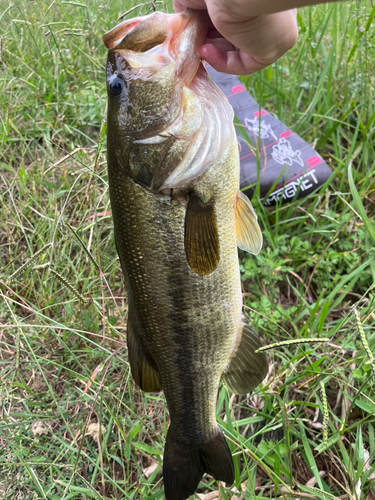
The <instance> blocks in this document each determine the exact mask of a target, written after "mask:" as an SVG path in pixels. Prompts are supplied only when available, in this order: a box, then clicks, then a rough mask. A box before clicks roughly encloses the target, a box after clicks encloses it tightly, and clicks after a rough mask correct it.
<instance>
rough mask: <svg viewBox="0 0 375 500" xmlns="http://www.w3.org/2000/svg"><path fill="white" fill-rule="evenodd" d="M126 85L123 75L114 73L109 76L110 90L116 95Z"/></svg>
mask: <svg viewBox="0 0 375 500" xmlns="http://www.w3.org/2000/svg"><path fill="white" fill-rule="evenodd" d="M124 86H125V82H124V80H123V78H122V76H121V75H112V76H110V77H109V78H108V85H107V87H108V92H109V93H110V94H111V95H113V96H114V97H117V96H119V95H120V94H121V92H122V89H123V88H124Z"/></svg>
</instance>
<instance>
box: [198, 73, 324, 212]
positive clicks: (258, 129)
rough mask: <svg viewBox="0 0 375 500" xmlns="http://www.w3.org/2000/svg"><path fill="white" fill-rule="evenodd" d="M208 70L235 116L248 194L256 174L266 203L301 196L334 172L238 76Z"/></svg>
mask: <svg viewBox="0 0 375 500" xmlns="http://www.w3.org/2000/svg"><path fill="white" fill-rule="evenodd" d="M206 69H207V71H208V73H209V75H210V76H211V78H212V79H213V80H214V82H215V83H216V85H217V86H218V87H219V88H220V89H221V90H222V91H223V93H224V94H225V96H226V97H227V98H228V100H229V102H230V104H231V105H232V107H233V110H234V113H235V115H236V117H237V120H236V121H237V123H235V125H236V132H237V139H238V145H239V149H240V162H241V180H240V182H241V189H242V190H243V191H244V193H245V194H247V195H248V196H249V197H251V196H252V194H253V192H254V191H255V189H256V186H257V183H258V178H259V187H260V198H261V201H262V203H263V204H264V205H265V206H273V205H275V204H276V202H277V201H281V202H284V203H286V202H288V201H291V200H292V199H294V198H303V197H305V196H307V195H308V194H310V193H311V192H313V191H315V190H316V189H317V188H319V187H320V186H321V185H322V184H324V183H325V182H326V181H327V180H328V179H329V178H330V177H331V175H332V171H331V169H330V168H329V166H328V165H327V163H326V162H325V161H324V160H323V158H322V157H321V156H320V155H319V154H318V153H317V152H316V151H315V150H314V149H313V148H312V147H311V146H310V145H309V144H307V143H306V142H305V141H304V140H303V139H301V137H299V136H298V135H297V134H295V133H294V132H293V131H292V130H290V129H289V128H288V127H287V126H286V125H285V124H284V123H282V122H281V121H280V120H278V119H277V118H275V117H274V116H273V115H272V114H270V113H268V112H267V111H266V110H265V109H263V108H261V107H260V106H259V104H258V103H257V101H256V100H255V99H253V98H252V97H251V96H250V94H249V93H248V92H247V91H246V89H245V87H244V85H243V84H242V82H241V80H240V79H239V78H238V77H237V76H234V75H227V74H224V73H219V72H217V71H216V70H214V69H213V68H212V67H211V66H209V65H208V64H207V65H206Z"/></svg>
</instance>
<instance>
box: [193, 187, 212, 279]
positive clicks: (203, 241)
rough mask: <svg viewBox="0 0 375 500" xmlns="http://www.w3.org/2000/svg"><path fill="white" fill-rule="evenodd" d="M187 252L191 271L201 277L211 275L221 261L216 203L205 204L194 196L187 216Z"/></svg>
mask: <svg viewBox="0 0 375 500" xmlns="http://www.w3.org/2000/svg"><path fill="white" fill-rule="evenodd" d="M185 252H186V258H187V261H188V263H189V266H190V267H191V269H192V270H193V271H194V272H195V273H197V274H200V275H207V274H211V273H212V272H213V271H215V269H216V268H217V266H218V264H219V260H220V244H219V233H218V229H217V223H216V213H215V203H214V202H213V201H209V202H207V203H204V202H203V201H202V200H201V199H200V198H199V197H198V196H197V195H195V194H192V195H191V196H190V199H189V203H188V206H187V209H186V216H185Z"/></svg>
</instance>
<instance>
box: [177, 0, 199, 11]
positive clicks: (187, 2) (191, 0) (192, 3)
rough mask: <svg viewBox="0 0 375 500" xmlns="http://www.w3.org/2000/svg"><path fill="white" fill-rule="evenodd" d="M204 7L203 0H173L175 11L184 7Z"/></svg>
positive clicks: (182, 9)
mask: <svg viewBox="0 0 375 500" xmlns="http://www.w3.org/2000/svg"><path fill="white" fill-rule="evenodd" d="M187 8H189V9H197V10H204V9H206V8H207V7H206V2H205V1H204V0H173V9H174V11H175V12H182V11H184V10H185V9H187Z"/></svg>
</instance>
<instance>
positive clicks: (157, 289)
mask: <svg viewBox="0 0 375 500" xmlns="http://www.w3.org/2000/svg"><path fill="white" fill-rule="evenodd" d="M207 27H208V19H207V17H206V14H205V13H203V12H198V11H185V12H184V13H181V14H170V15H167V14H163V13H161V12H155V13H154V14H152V15H150V16H145V17H139V18H136V19H132V20H129V21H125V22H123V23H121V24H120V25H118V26H116V27H115V28H113V29H112V30H111V31H109V32H108V33H106V34H105V35H104V37H103V39H104V43H105V45H106V47H107V48H108V61H107V89H108V123H107V158H108V176H109V191H110V199H111V206H112V214H113V222H114V232H115V240H116V247H117V252H118V254H119V257H120V262H121V267H122V270H123V274H124V278H125V286H126V290H127V296H128V306H129V309H128V323H127V343H128V352H129V361H130V366H131V371H132V374H133V377H134V380H135V382H136V383H137V384H138V386H139V387H140V388H141V389H143V390H144V391H160V390H161V389H163V390H164V394H165V397H166V400H167V404H168V409H169V413H170V426H169V430H168V434H167V438H166V445H165V452H164V463H163V474H164V486H165V495H166V498H167V500H183V499H186V498H187V497H189V495H191V494H193V493H194V491H195V490H196V488H197V487H198V484H199V481H200V479H201V478H202V476H203V474H204V472H207V473H209V474H211V475H212V476H213V477H214V478H215V479H217V480H222V481H225V482H226V483H232V482H233V480H234V472H233V461H232V457H231V453H230V450H229V447H228V445H227V443H226V440H225V438H224V435H223V434H222V432H221V430H220V429H219V427H218V425H217V422H216V418H215V409H216V399H217V391H218V386H219V382H220V379H221V378H223V379H224V381H225V383H226V385H227V387H228V388H229V389H230V390H231V391H233V392H235V393H237V394H243V393H247V392H250V391H251V390H252V389H254V387H256V386H257V385H258V384H259V383H260V382H261V381H262V380H263V378H264V377H265V375H266V373H267V361H266V357H265V355H264V354H255V352H254V351H255V350H256V349H257V348H259V347H260V342H259V340H258V338H257V337H256V336H255V334H254V333H253V331H252V330H251V329H250V328H249V327H248V326H247V325H246V324H245V323H244V322H243V317H242V295H241V284H240V271H239V262H238V252H237V246H239V247H240V248H242V249H244V250H247V251H249V252H252V253H254V254H256V253H258V252H259V250H260V248H261V245H262V236H261V232H260V229H259V226H258V223H257V217H256V215H255V213H254V211H253V208H252V206H251V203H250V201H249V200H248V198H246V197H245V196H244V195H242V194H241V192H240V191H239V154H238V147H237V140H236V134H235V131H234V126H233V111H232V108H231V107H230V105H229V103H228V101H227V100H226V98H225V97H224V96H223V94H222V93H221V91H220V90H219V89H218V88H217V87H216V85H215V84H214V83H213V82H212V81H211V80H210V78H209V77H208V75H207V73H206V71H205V69H204V68H203V66H202V64H201V61H200V57H199V49H200V47H201V45H202V44H203V42H204V40H205V38H206V33H207Z"/></svg>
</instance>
